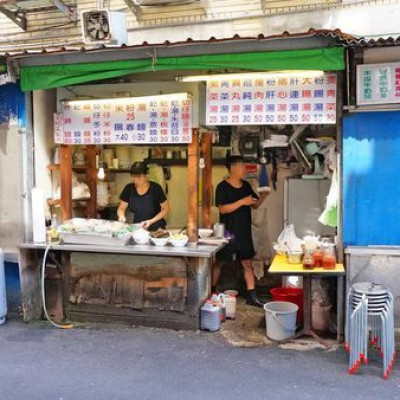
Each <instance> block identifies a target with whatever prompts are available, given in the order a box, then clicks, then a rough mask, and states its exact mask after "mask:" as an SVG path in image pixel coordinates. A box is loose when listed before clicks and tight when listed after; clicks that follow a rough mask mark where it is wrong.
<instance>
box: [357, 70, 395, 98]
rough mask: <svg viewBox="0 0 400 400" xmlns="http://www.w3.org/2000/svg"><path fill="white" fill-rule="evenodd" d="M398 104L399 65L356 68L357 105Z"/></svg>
mask: <svg viewBox="0 0 400 400" xmlns="http://www.w3.org/2000/svg"><path fill="white" fill-rule="evenodd" d="M392 103H400V63H389V64H365V65H358V66H357V104H359V105H368V104H392Z"/></svg>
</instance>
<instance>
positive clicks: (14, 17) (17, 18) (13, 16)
mask: <svg viewBox="0 0 400 400" xmlns="http://www.w3.org/2000/svg"><path fill="white" fill-rule="evenodd" d="M0 13H2V14H3V15H5V16H6V17H7V18H8V19H10V20H11V21H12V22H14V24H16V25H18V26H19V27H20V28H21V29H22V30H24V31H26V18H25V14H24V13H23V12H22V11H16V12H15V11H11V10H9V9H8V8H7V7H5V6H3V5H0Z"/></svg>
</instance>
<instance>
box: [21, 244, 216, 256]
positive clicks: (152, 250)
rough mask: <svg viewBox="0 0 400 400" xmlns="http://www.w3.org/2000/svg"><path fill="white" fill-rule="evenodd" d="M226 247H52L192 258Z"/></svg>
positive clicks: (38, 246)
mask: <svg viewBox="0 0 400 400" xmlns="http://www.w3.org/2000/svg"><path fill="white" fill-rule="evenodd" d="M19 247H20V248H21V249H32V250H45V249H46V248H47V245H46V244H44V243H43V244H41V243H22V244H20V246H19ZM223 247H224V245H223V244H219V245H215V246H212V245H201V244H196V245H190V244H188V245H187V246H184V247H172V246H163V247H161V246H153V245H137V244H135V245H127V246H95V245H85V244H66V243H64V244H52V245H50V249H51V250H54V251H65V252H83V253H85V252H86V253H113V254H130V255H148V256H161V257H166V256H167V257H168V256H170V257H190V258H212V257H214V256H215V255H216V253H217V252H218V251H220V250H221V249H222V248H223Z"/></svg>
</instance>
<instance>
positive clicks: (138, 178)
mask: <svg viewBox="0 0 400 400" xmlns="http://www.w3.org/2000/svg"><path fill="white" fill-rule="evenodd" d="M132 181H133V183H134V185H135V186H143V185H145V184H147V175H132Z"/></svg>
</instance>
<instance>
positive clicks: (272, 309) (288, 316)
mask: <svg viewBox="0 0 400 400" xmlns="http://www.w3.org/2000/svg"><path fill="white" fill-rule="evenodd" d="M298 309H299V307H298V306H297V305H296V304H294V303H289V302H287V301H272V302H270V303H267V304H265V305H264V310H265V320H266V328H267V336H268V337H269V338H270V339H272V340H277V341H279V342H281V341H284V340H288V339H290V338H292V337H293V336H294V335H295V332H296V317H297V311H298Z"/></svg>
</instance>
